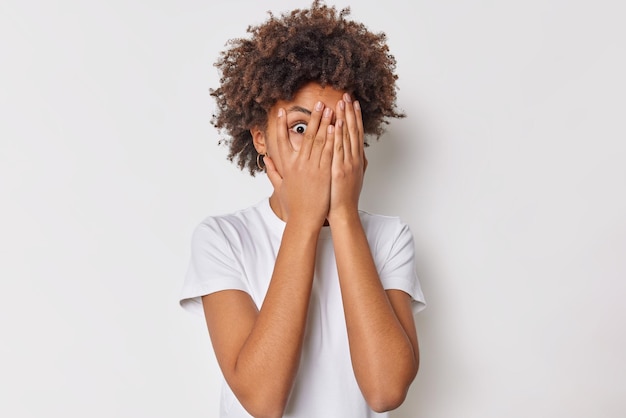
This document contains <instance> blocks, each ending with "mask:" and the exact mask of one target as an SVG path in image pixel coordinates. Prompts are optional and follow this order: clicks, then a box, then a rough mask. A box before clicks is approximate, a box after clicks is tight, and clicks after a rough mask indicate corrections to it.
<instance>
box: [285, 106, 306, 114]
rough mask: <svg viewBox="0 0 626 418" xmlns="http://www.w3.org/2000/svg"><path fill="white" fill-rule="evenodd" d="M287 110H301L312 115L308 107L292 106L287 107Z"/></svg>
mask: <svg viewBox="0 0 626 418" xmlns="http://www.w3.org/2000/svg"><path fill="white" fill-rule="evenodd" d="M287 112H289V113H291V112H300V113H304V114H305V115H309V116H311V111H310V110H309V109H306V108H304V107H302V106H291V107H290V108H289V109H287Z"/></svg>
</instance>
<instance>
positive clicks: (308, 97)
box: [251, 82, 345, 172]
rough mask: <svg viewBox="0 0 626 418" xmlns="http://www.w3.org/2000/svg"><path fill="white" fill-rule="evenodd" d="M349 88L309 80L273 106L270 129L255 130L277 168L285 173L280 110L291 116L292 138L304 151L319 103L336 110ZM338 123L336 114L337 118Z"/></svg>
mask: <svg viewBox="0 0 626 418" xmlns="http://www.w3.org/2000/svg"><path fill="white" fill-rule="evenodd" d="M344 93H345V91H343V90H335V89H333V88H332V87H329V86H326V87H322V86H321V85H320V84H318V83H314V82H313V83H308V84H306V85H304V86H303V87H302V88H300V90H298V91H297V92H296V94H295V95H294V97H293V100H291V101H285V100H279V101H278V102H276V104H274V106H273V107H272V108H271V109H270V111H269V114H268V117H267V128H266V129H265V131H263V130H260V129H252V130H251V133H252V138H253V139H254V147H255V148H256V150H257V151H258V152H259V153H260V154H269V155H270V156H271V157H272V160H273V161H274V163H275V164H276V169H277V170H278V171H279V172H281V168H282V163H281V161H280V156H279V153H278V149H277V142H276V118H277V114H278V109H280V108H283V109H285V112H286V116H287V126H288V129H289V130H288V132H289V141H290V142H291V146H292V147H293V148H294V150H296V151H298V150H300V146H301V145H302V140H303V139H304V133H305V132H306V129H307V126H308V123H309V120H310V118H311V112H312V111H313V107H314V106H315V104H316V103H317V102H322V103H324V106H325V107H327V108H330V109H332V110H333V111H334V110H335V106H336V105H337V102H339V100H341V99H342V97H343V94H344ZM333 123H334V117H333Z"/></svg>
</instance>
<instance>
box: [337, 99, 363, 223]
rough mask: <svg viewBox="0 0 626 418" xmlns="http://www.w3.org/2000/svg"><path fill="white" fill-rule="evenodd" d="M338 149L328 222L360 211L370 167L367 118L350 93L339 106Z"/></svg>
mask: <svg viewBox="0 0 626 418" xmlns="http://www.w3.org/2000/svg"><path fill="white" fill-rule="evenodd" d="M336 114H337V121H336V122H335V141H334V142H335V146H334V151H333V161H332V180H331V196H330V210H329V214H328V221H329V223H330V224H331V225H332V222H333V219H338V218H339V217H343V216H346V215H353V214H356V213H357V212H358V208H359V197H360V195H361V189H362V187H363V176H364V173H365V168H366V167H367V159H366V158H365V151H364V143H363V141H364V134H363V118H362V115H361V107H360V105H359V102H358V101H354V102H353V101H352V99H351V97H350V95H349V94H348V93H346V94H344V100H340V101H339V102H338V103H337V106H336Z"/></svg>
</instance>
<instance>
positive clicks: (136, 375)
mask: <svg viewBox="0 0 626 418" xmlns="http://www.w3.org/2000/svg"><path fill="white" fill-rule="evenodd" d="M336 4H337V5H338V6H340V7H343V6H346V5H348V2H347V1H345V0H341V1H338V2H337V3H336ZM308 5H309V2H306V1H287V0H273V1H268V2H256V1H252V0H247V1H243V0H239V1H235V0H231V1H228V2H211V1H192V0H176V1H174V0H170V1H156V0H153V1H132V0H131V1H121V0H116V1H106V2H105V1H70V0H59V1H54V2H51V1H16V0H15V1H14V0H2V2H0V139H1V143H0V144H1V148H0V198H1V199H2V200H1V205H0V211H1V212H0V416H2V417H11V418H22V417H44V416H47V417H51V416H54V417H56V416H63V417H71V418H74V417H94V418H99V417H120V418H127V417H128V418H130V417H150V418H152V417H154V418H160V417H168V418H169V417H183V416H184V417H207V418H215V417H217V416H218V401H219V385H220V374H219V369H218V367H217V365H216V362H215V358H214V355H213V352H212V349H211V346H210V341H209V338H208V335H207V332H206V326H205V324H204V322H203V320H202V318H199V317H195V316H193V315H190V314H188V313H187V312H185V311H183V310H182V309H181V308H180V307H179V306H178V294H179V291H180V287H181V285H182V280H183V276H184V274H185V271H186V268H187V262H188V257H189V243H190V238H191V232H192V229H193V227H194V226H195V225H196V224H197V223H198V222H200V221H201V220H202V218H204V217H205V216H207V215H211V214H220V213H224V212H229V211H232V210H235V209H239V208H243V207H246V206H249V205H251V204H254V203H256V202H257V201H258V200H260V199H262V198H263V197H265V196H267V195H268V194H269V193H270V192H271V189H270V185H269V182H268V180H267V179H266V178H265V176H264V175H259V176H257V177H255V178H252V177H250V176H249V175H248V174H247V173H245V172H243V173H242V172H240V171H239V170H238V169H237V168H236V167H235V166H234V165H232V164H230V163H229V162H228V161H227V160H226V149H225V148H224V147H222V146H219V145H218V141H219V139H220V136H219V134H218V132H216V131H215V130H214V129H213V127H212V126H211V125H210V123H209V122H210V117H211V113H212V111H213V108H214V107H213V106H214V104H213V101H212V99H211V97H210V96H209V89H210V88H211V87H215V86H216V85H217V81H218V73H217V70H216V69H215V68H214V67H213V66H212V64H213V62H215V60H216V59H217V57H218V54H219V51H221V50H222V49H223V48H224V45H225V43H226V41H227V40H228V39H230V38H233V37H241V36H245V35H246V32H245V31H246V27H247V26H248V25H249V24H254V23H260V22H261V21H263V20H265V18H266V17H267V14H266V11H268V10H272V11H274V12H275V13H280V12H282V11H286V10H290V9H291V8H294V7H296V6H300V7H303V6H308ZM623 16H624V10H623V6H622V2H620V1H617V0H615V1H609V0H596V1H576V0H569V1H565V0H526V1H478V0H476V1H459V0H457V1H452V0H443V1H442V0H439V1H433V0H423V1H416V2H407V1H405V0H386V1H384V2H379V1H359V2H354V4H352V17H353V18H355V19H357V20H360V21H363V22H365V23H366V25H367V26H368V27H369V28H370V29H371V30H373V31H376V32H378V31H384V32H386V33H387V35H388V41H389V45H390V47H391V52H392V53H393V54H394V55H395V57H396V59H397V61H398V67H397V70H398V74H399V76H400V79H399V81H398V85H399V91H398V105H399V107H400V108H401V109H402V110H404V111H405V112H406V113H407V115H408V117H407V118H406V119H402V120H397V121H392V123H391V124H390V125H389V127H388V130H387V133H386V134H385V135H384V137H382V138H381V139H380V141H378V142H376V141H373V143H372V146H371V147H370V148H369V149H368V150H367V153H368V158H369V160H370V165H369V168H368V172H367V175H366V185H365V187H364V190H363V194H362V200H361V203H362V207H363V209H366V210H368V211H372V212H379V213H385V214H390V215H398V216H400V217H401V218H402V219H404V220H405V221H406V222H408V223H409V225H410V226H411V228H412V230H413V232H414V234H415V240H416V248H417V254H418V256H417V258H418V260H417V262H418V264H417V269H418V274H419V277H420V279H421V282H422V286H423V289H424V292H425V294H426V297H427V300H428V307H427V309H426V310H425V311H424V312H423V313H420V314H418V316H417V318H416V321H417V327H418V331H419V335H420V339H421V353H422V365H421V370H420V373H419V374H418V377H417V379H416V380H415V382H414V384H413V385H412V387H411V391H410V393H409V396H408V398H407V400H406V402H405V403H404V405H403V406H402V407H400V408H399V409H398V410H397V411H395V412H394V413H393V414H392V416H393V417H395V418H409V417H424V418H473V417H476V418H501V417H507V418H517V417H519V418H529V417H532V418H535V417H541V418H543V417H568V418H587V417H594V418H595V417H601V418H623V417H624V416H626V397H625V396H624V395H625V394H626V361H625V353H626V320H625V318H626V305H625V304H624V297H625V295H626V280H625V279H626V216H625V214H626V196H625V192H624V190H626V123H625V120H626V118H625V115H626V100H625V99H624V98H625V97H626V81H625V80H626V78H625V77H624V74H626V58H625V51H626V26H624V24H623V23H624V19H623ZM338 320H341V319H340V318H338Z"/></svg>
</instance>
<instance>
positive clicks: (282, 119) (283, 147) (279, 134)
mask: <svg viewBox="0 0 626 418" xmlns="http://www.w3.org/2000/svg"><path fill="white" fill-rule="evenodd" d="M276 140H277V142H278V153H279V154H280V156H281V158H282V160H283V161H285V158H286V157H287V156H289V155H291V154H292V153H293V147H292V145H291V141H290V140H289V132H288V127H287V117H286V116H285V109H283V108H280V109H278V114H277V118H276Z"/></svg>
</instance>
